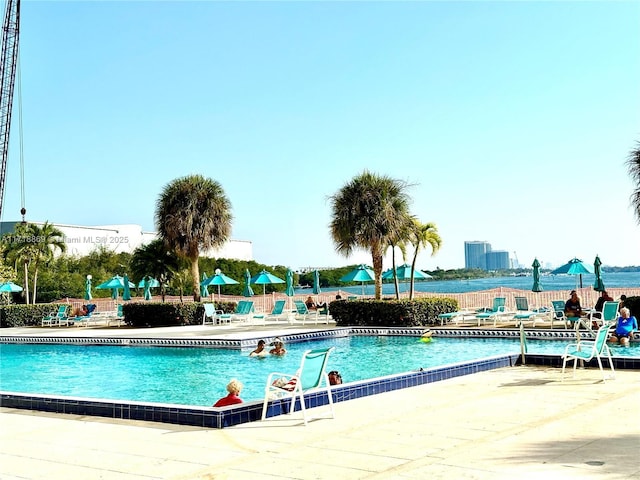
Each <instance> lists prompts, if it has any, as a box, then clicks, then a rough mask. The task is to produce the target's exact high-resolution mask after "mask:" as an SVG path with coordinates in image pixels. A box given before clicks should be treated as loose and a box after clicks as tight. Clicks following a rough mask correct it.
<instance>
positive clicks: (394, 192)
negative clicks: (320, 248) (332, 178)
mask: <svg viewBox="0 0 640 480" xmlns="http://www.w3.org/2000/svg"><path fill="white" fill-rule="evenodd" d="M406 189H407V183H406V182H404V181H401V180H396V179H393V178H391V177H388V176H384V175H377V174H373V173H370V172H368V171H366V170H365V171H364V172H363V173H361V174H360V175H356V176H355V177H353V179H351V181H349V182H348V183H347V184H346V185H344V186H343V187H342V188H341V189H340V190H338V192H337V193H336V194H335V195H332V196H331V197H330V201H331V224H330V231H331V237H332V239H333V243H334V245H335V247H336V251H337V252H339V253H340V254H342V255H344V256H349V255H351V253H352V252H353V251H354V250H356V249H361V250H365V251H368V252H370V253H371V260H372V263H373V271H374V273H375V297H376V299H380V298H381V296H382V278H381V277H382V257H383V255H384V251H385V250H386V248H387V247H388V246H389V245H390V244H392V243H393V242H394V240H396V239H398V238H400V237H401V236H402V232H403V231H404V230H405V229H406V226H407V224H408V223H409V222H410V221H411V216H410V213H409V196H408V195H407V193H406Z"/></svg>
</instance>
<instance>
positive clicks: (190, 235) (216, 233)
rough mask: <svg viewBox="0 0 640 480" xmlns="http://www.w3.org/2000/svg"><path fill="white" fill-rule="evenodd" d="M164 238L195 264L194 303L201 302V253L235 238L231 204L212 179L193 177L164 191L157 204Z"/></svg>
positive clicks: (192, 268)
mask: <svg viewBox="0 0 640 480" xmlns="http://www.w3.org/2000/svg"><path fill="white" fill-rule="evenodd" d="M155 216H156V218H155V220H156V227H157V229H158V232H159V234H160V238H161V239H162V240H163V241H164V242H165V243H166V245H167V246H168V247H169V248H171V249H172V250H174V251H175V252H176V253H177V254H178V256H180V257H182V258H185V259H188V260H189V261H190V262H191V278H192V280H193V299H194V300H195V301H200V288H199V287H200V269H199V267H198V258H199V257H200V249H204V250H208V249H211V248H218V247H221V246H222V245H224V243H225V242H226V241H227V239H228V238H229V235H230V234H231V220H232V215H231V202H230V201H229V199H228V198H227V196H226V195H225V193H224V190H223V189H222V186H221V185H220V184H219V183H218V182H216V181H215V180H212V179H210V178H205V177H203V176H201V175H190V176H186V177H182V178H178V179H176V180H173V181H172V182H171V183H169V184H168V185H167V186H165V187H164V189H163V190H162V193H161V194H160V198H159V199H158V202H157V204H156V215H155Z"/></svg>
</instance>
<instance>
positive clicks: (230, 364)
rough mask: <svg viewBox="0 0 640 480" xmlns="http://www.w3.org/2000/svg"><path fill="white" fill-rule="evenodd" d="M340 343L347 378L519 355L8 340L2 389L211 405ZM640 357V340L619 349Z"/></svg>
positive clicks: (414, 345)
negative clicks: (236, 383) (268, 351)
mask: <svg viewBox="0 0 640 480" xmlns="http://www.w3.org/2000/svg"><path fill="white" fill-rule="evenodd" d="M527 343H528V353H530V354H534V353H541V354H556V355H557V354H560V353H562V352H563V351H564V348H565V346H566V344H567V343H568V342H564V341H548V340H529V341H528V342H527ZM328 346H334V347H335V351H334V352H333V354H332V356H331V358H330V360H329V370H338V371H340V373H341V374H342V377H343V379H344V381H345V382H350V381H357V380H365V379H371V378H377V377H382V376H386V375H393V374H397V373H402V372H410V371H416V370H419V369H420V368H423V369H426V368H430V367H434V366H440V365H447V364H451V363H457V362H462V361H468V360H474V359H478V358H484V357H489V356H494V355H500V354H517V353H519V352H520V343H519V341H518V340H517V339H504V338H435V339H433V341H432V342H430V343H422V342H420V340H419V338H417V337H415V336H348V337H341V338H331V339H323V340H313V341H306V342H299V343H289V344H288V345H287V350H288V352H287V354H286V355H285V356H283V357H273V356H270V357H267V358H250V357H248V354H249V352H250V350H249V349H243V350H228V349H215V348H174V347H161V348H160V347H131V346H130V347H122V346H91V345H51V344H3V345H1V346H0V349H1V350H0V354H1V361H0V390H4V391H13V392H24V393H34V394H50V395H51V394H53V395H65V396H78V397H89V398H103V399H105V398H109V399H119V400H132V401H144V402H161V403H174V404H182V405H202V406H209V405H212V404H213V403H214V402H215V401H216V400H217V399H218V398H219V397H221V396H223V395H225V394H226V392H225V386H226V384H227V382H228V381H229V379H231V378H238V379H239V380H240V381H242V382H243V384H244V385H245V388H244V390H243V392H242V395H241V396H242V398H243V399H244V400H245V401H250V400H257V399H261V398H262V397H263V392H264V386H265V382H266V378H267V376H268V374H269V373H271V372H275V371H278V372H287V373H293V372H294V371H295V370H296V369H297V367H298V366H299V364H300V358H301V356H302V352H303V351H305V350H307V349H310V348H323V347H328ZM614 355H616V356H630V357H634V356H635V357H638V356H640V345H633V346H631V347H629V348H614Z"/></svg>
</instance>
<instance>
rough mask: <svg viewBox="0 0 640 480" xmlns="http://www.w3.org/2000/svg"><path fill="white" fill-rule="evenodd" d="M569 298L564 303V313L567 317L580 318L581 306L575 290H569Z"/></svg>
mask: <svg viewBox="0 0 640 480" xmlns="http://www.w3.org/2000/svg"><path fill="white" fill-rule="evenodd" d="M570 295H571V296H570V297H569V300H567V301H566V303H565V304H564V314H565V315H566V316H567V317H572V318H576V317H577V318H580V317H581V316H582V306H580V297H578V293H577V292H576V291H575V290H571V294H570Z"/></svg>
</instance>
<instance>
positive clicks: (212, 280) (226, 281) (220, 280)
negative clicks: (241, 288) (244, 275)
mask: <svg viewBox="0 0 640 480" xmlns="http://www.w3.org/2000/svg"><path fill="white" fill-rule="evenodd" d="M249 277H251V275H249ZM238 283H239V282H237V281H235V280H234V279H233V278H231V277H227V276H226V275H225V274H224V273H222V271H221V270H220V269H219V268H217V269H216V274H215V275H214V276H213V277H209V278H207V279H206V280H203V281H202V284H204V285H206V286H210V285H217V287H218V301H220V285H237V284H238ZM243 293H244V292H243ZM246 296H247V295H245V297H246ZM249 296H250V295H249Z"/></svg>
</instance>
